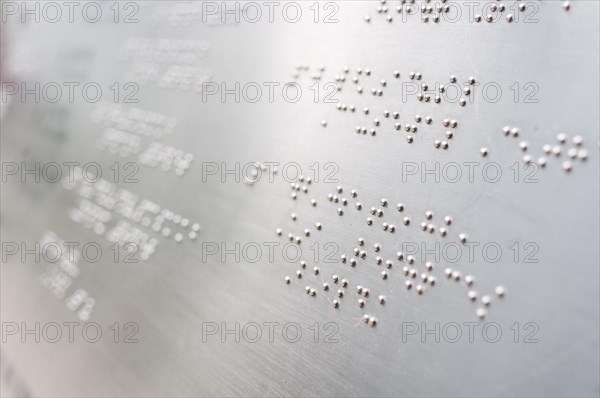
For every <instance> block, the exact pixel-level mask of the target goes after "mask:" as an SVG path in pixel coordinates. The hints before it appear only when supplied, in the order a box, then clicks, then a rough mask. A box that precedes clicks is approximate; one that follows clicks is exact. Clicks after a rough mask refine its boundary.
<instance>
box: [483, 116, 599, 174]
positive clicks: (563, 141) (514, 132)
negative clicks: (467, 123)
mask: <svg viewBox="0 0 600 398" xmlns="http://www.w3.org/2000/svg"><path fill="white" fill-rule="evenodd" d="M502 134H503V135H504V136H506V137H513V138H518V137H519V136H520V135H521V132H520V130H519V129H518V128H517V127H512V128H511V127H509V126H505V127H504V128H503V129H502ZM556 141H557V143H555V144H554V145H553V144H544V145H543V146H542V151H543V152H544V155H545V156H540V157H538V159H537V165H538V166H539V167H541V168H544V167H546V165H547V156H550V157H552V156H554V157H556V158H560V157H561V155H562V154H563V148H564V146H565V145H567V142H568V141H569V137H568V136H567V135H566V134H564V133H560V134H558V135H557V136H556ZM570 141H571V143H572V145H573V146H572V147H571V148H569V149H568V150H567V156H568V157H569V159H571V160H565V161H563V163H562V167H563V169H564V170H565V171H567V172H570V171H571V170H572V169H573V163H572V162H573V161H574V160H580V161H585V160H586V159H587V157H588V152H587V151H586V150H585V149H582V148H581V147H582V146H583V137H581V136H580V135H576V136H574V137H573V138H572V139H571V140H570ZM519 149H520V150H521V151H522V152H528V151H529V143H528V142H527V141H521V142H519ZM480 153H481V156H484V157H486V156H488V154H489V149H488V148H485V147H484V148H481V150H480ZM523 162H524V163H525V164H530V163H533V162H534V160H533V156H532V155H530V154H529V153H526V154H525V155H524V156H523Z"/></svg>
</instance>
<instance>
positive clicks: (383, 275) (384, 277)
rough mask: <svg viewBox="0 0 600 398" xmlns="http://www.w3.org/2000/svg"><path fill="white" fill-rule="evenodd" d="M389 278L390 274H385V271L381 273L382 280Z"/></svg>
mask: <svg viewBox="0 0 600 398" xmlns="http://www.w3.org/2000/svg"><path fill="white" fill-rule="evenodd" d="M387 277H388V273H387V272H385V271H381V278H382V279H387Z"/></svg>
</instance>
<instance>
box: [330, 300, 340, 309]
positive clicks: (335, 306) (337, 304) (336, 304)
mask: <svg viewBox="0 0 600 398" xmlns="http://www.w3.org/2000/svg"><path fill="white" fill-rule="evenodd" d="M331 305H333V308H338V307H339V306H340V302H339V301H337V300H333V301H332V302H331Z"/></svg>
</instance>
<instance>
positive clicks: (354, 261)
mask: <svg viewBox="0 0 600 398" xmlns="http://www.w3.org/2000/svg"><path fill="white" fill-rule="evenodd" d="M350 266H351V267H352V268H354V267H356V260H355V259H353V258H351V259H350Z"/></svg>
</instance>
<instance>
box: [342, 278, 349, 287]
mask: <svg viewBox="0 0 600 398" xmlns="http://www.w3.org/2000/svg"><path fill="white" fill-rule="evenodd" d="M347 286H348V281H347V280H346V279H342V287H347Z"/></svg>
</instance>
